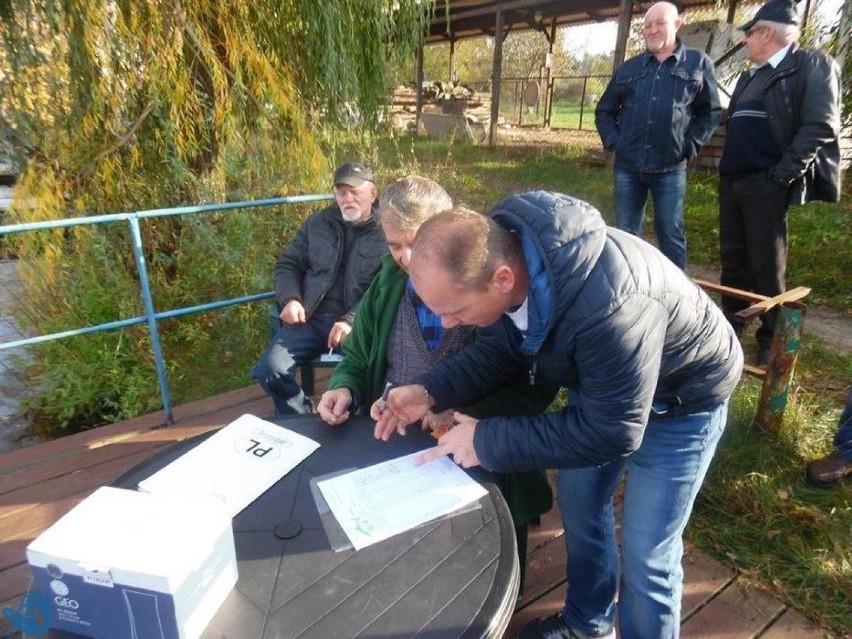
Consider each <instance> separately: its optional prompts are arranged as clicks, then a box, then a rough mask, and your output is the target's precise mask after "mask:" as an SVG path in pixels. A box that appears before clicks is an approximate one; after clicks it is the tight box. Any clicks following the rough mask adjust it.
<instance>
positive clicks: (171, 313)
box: [0, 194, 332, 424]
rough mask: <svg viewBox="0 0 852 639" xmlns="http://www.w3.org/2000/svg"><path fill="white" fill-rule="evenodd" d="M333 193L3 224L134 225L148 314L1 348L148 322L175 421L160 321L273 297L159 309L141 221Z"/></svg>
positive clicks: (2, 229) (35, 227) (40, 227)
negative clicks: (143, 245) (166, 309)
mask: <svg viewBox="0 0 852 639" xmlns="http://www.w3.org/2000/svg"><path fill="white" fill-rule="evenodd" d="M331 198H332V195H331V194H312V195H295V196H290V197H280V198H268V199H264V200H254V201H251V202H226V203H222V204H206V205H200V206H182V207H177V208H167V209H152V210H148V211H135V212H131V213H114V214H108V215H96V216H88V217H76V218H69V219H65V220H50V221H47V222H30V223H26V224H10V225H7V226H0V237H2V236H4V235H11V234H12V233H23V232H27V231H44V230H48V229H58V228H70V227H73V226H94V225H97V224H109V223H114V222H123V221H126V222H127V223H128V225H129V228H130V239H131V241H132V243H133V255H134V258H135V260H136V268H137V271H138V273H139V286H140V289H141V295H142V302H143V304H144V307H145V314H144V315H140V316H137V317H130V318H127V319H122V320H116V321H113V322H105V323H103V324H98V325H96V326H84V327H81V328H74V329H70V330H67V331H60V332H58V333H51V334H49V335H38V336H36V337H28V338H26V339H19V340H14V341H11V342H2V343H0V351H2V350H6V349H12V348H19V347H22V346H28V345H30V344H38V343H40V342H50V341H54V340H58V339H64V338H66V337H73V336H76V335H86V334H88V333H99V332H103V331H110V330H114V329H117V328H125V327H127V326H134V325H136V324H143V323H147V324H148V332H149V333H150V334H151V349H152V351H153V354H154V364H155V366H156V369H157V382H158V384H159V386H160V396H161V397H162V400H163V410H164V411H165V413H166V424H171V423H172V422H173V415H172V401H171V395H170V394H169V382H168V379H167V377H166V366H165V360H164V358H163V349H162V347H161V345H160V334H159V331H158V330H157V322H158V321H160V320H164V319H170V318H174V317H181V316H183V315H189V314H191V313H199V312H202V311H210V310H214V309H219V308H224V307H227V306H236V305H238V304H246V303H248V302H255V301H258V300H263V299H269V298H271V297H273V295H274V294H273V292H272V291H266V292H263V293H255V294H253V295H244V296H242V297H232V298H227V299H223V300H216V301H214V302H209V303H207V304H198V305H196V306H184V307H181V308H176V309H171V310H168V311H161V312H157V311H155V310H154V301H153V298H152V297H151V287H150V283H149V280H148V269H147V266H146V264H145V253H144V251H143V250H142V234H141V233H140V231H139V220H141V219H146V218H154V217H169V216H173V215H189V214H198V213H212V212H215V211H228V210H235V209H249V208H259V207H266V206H279V205H282V204H302V203H305V202H317V201H321V200H329V199H331Z"/></svg>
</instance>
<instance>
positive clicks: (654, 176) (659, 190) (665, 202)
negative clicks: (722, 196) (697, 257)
mask: <svg viewBox="0 0 852 639" xmlns="http://www.w3.org/2000/svg"><path fill="white" fill-rule="evenodd" d="M649 189H650V191H651V197H653V198H654V232H655V233H656V235H657V242H658V244H659V247H660V251H662V253H663V255H665V256H666V257H667V258H669V259H670V260H671V261H672V262H674V263H675V264H676V265H677V266H678V267H679V268H681V269H684V270H685V269H686V236H685V235H684V232H683V203H684V200H685V198H686V169H685V168H681V169H675V170H674V171H666V172H665V173H646V172H644V171H634V170H632V169H625V168H619V167H616V168H615V216H616V220H617V222H618V228H620V229H621V230H623V231H627V232H628V233H632V234H633V235H638V236H640V237H641V235H642V228H643V227H644V225H645V203H646V202H647V201H648V190H649Z"/></svg>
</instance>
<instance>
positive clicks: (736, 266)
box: [719, 0, 840, 365]
mask: <svg viewBox="0 0 852 639" xmlns="http://www.w3.org/2000/svg"><path fill="white" fill-rule="evenodd" d="M740 29H742V31H743V32H744V33H745V46H746V51H747V55H748V58H749V60H751V62H753V63H754V65H755V66H754V67H753V68H752V69H750V70H749V71H746V72H745V73H743V75H742V76H741V77H740V79H739V81H738V82H737V85H736V88H735V89H734V93H733V95H732V96H731V103H730V105H729V107H728V115H727V133H726V136H725V146H724V150H723V152H722V159H721V161H720V163H719V174H720V178H721V179H720V180H719V243H720V253H721V261H722V275H721V283H722V284H723V285H724V286H730V287H733V288H738V289H743V290H747V291H753V292H755V293H760V294H762V295H767V296H769V297H773V296H775V295H778V294H780V293H782V292H783V291H784V290H785V289H786V283H785V271H786V267H787V211H788V208H789V206H790V205H791V204H804V203H805V202H809V201H812V200H823V201H826V202H837V201H838V200H839V199H840V147H839V142H838V136H839V133H840V69H839V67H838V65H837V63H836V62H835V61H834V60H833V59H832V58H831V57H830V56H828V55H826V54H824V53H822V52H820V51H816V50H813V49H803V48H800V47H799V46H798V45H797V43H796V41H797V40H798V37H799V14H798V11H797V9H796V5H795V3H794V2H793V1H792V0H770V1H769V2H767V3H766V4H765V5H763V6H762V7H761V8H760V9H759V10H758V11H757V13H756V14H755V16H754V18H753V19H751V20H749V21H748V22H747V23H746V24H744V25H743V26H742V27H740ZM747 305H748V302H745V301H743V300H739V299H734V298H731V297H723V298H722V309H723V310H724V312H725V315H726V317H727V318H728V320H729V321H730V322H731V324H732V325H733V326H734V329H735V330H737V332H738V333H739V332H741V331H742V328H743V324H742V321H741V320H739V319H738V318H737V317H736V313H737V312H738V311H740V310H742V309H743V308H745V307H746V306H747ZM776 315H777V311H776V312H769V313H766V314H764V315H763V316H762V317H761V326H760V328H759V329H758V331H757V335H756V338H757V343H758V349H759V351H758V364H759V365H766V364H767V363H768V362H769V351H770V345H771V343H772V335H773V333H774V330H775V318H776Z"/></svg>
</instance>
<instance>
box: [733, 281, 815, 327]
mask: <svg viewBox="0 0 852 639" xmlns="http://www.w3.org/2000/svg"><path fill="white" fill-rule="evenodd" d="M810 292H811V289H809V288H807V287H806V286H797V287H796V288H794V289H791V290H789V291H784V292H783V293H781V294H780V295H776V296H775V297H770V298H768V299H765V300H761V301H760V302H758V303H757V304H752V305H751V306H749V307H748V308H744V309H743V310H741V311H738V312H737V314H736V315H737V317H739V318H740V319H743V320H746V321H747V320H750V319H751V318H752V317H755V316H756V315H761V314H763V313H765V312H766V311H768V310H769V309H771V308H774V307H775V306H780V305H782V304H785V303H789V302H797V301H798V300H800V299H802V298H803V297H807V296H808V295H810Z"/></svg>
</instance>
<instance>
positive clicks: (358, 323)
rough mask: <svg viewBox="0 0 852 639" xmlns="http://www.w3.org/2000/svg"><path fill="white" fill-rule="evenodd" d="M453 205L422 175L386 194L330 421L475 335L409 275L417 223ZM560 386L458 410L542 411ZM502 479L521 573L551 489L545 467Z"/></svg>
mask: <svg viewBox="0 0 852 639" xmlns="http://www.w3.org/2000/svg"><path fill="white" fill-rule="evenodd" d="M450 208H452V200H451V199H450V197H449V195H447V193H446V191H444V189H443V188H441V186H440V185H438V184H437V183H436V182H434V181H432V180H429V179H427V178H422V177H418V176H409V177H406V178H402V179H400V180H397V181H396V182H394V183H393V184H391V185H390V186H389V187H388V188H387V189H386V190H385V191H384V193H383V194H382V197H381V199H380V201H379V208H378V219H379V222H380V224H381V227H382V230H383V232H384V234H385V239H386V241H387V243H388V249H389V252H390V255H386V256H385V257H383V258H382V266H381V269H380V271H379V273H378V275H376V277H375V278H374V279H373V281H372V282H371V284H370V287H369V288H368V289H367V292H366V293H365V294H364V297H363V298H362V299H361V302H360V304H359V305H358V313H357V315H356V318H355V323H354V325H353V327H352V332H351V333H350V334H349V336H348V337H347V339H346V341H345V342H344V343H343V359H342V360H341V362H340V363H339V364H338V365H337V367H336V368H335V370H334V373H333V375H332V377H331V379H330V381H329V384H328V388H329V390H328V391H326V392H325V393H324V394H323V396H322V398H321V399H320V401H319V404H318V406H317V412H318V413H319V414H320V416H321V417H322V418H323V420H325V421H326V422H327V423H329V424H332V425H338V424H342V423H344V422H345V421H346V420H348V419H349V417H350V415H352V414H353V413H355V412H363V413H364V414H367V413H368V411H369V409H370V405H371V404H372V403H373V402H374V401H376V400H377V399H378V398H379V397H380V396H381V394H382V390H383V388H384V386H385V383H386V382H392V383H393V384H394V385H395V386H398V385H405V384H410V383H412V382H413V381H414V380H415V379H416V378H417V377H419V376H420V375H421V374H423V373H425V372H426V371H427V370H428V369H429V368H431V367H432V366H433V365H434V364H436V363H437V362H438V361H440V360H441V359H443V358H445V357H449V356H451V355H452V354H453V353H455V352H458V351H459V350H461V349H462V348H464V347H465V346H466V345H467V344H469V343H470V342H471V341H472V340H473V339H474V334H473V329H471V328H470V327H463V326H459V327H455V328H452V329H444V328H443V327H442V326H441V322H440V318H439V317H437V316H435V315H434V314H433V313H431V311H429V309H428V308H426V306H425V305H424V304H423V303H422V302H421V301H420V299H419V298H418V297H417V294H416V293H415V292H414V289H413V287H412V286H411V281H410V279H409V277H408V273H407V268H408V262H409V258H410V256H411V243H412V242H413V241H414V236H415V235H416V233H417V229H418V228H420V225H421V224H422V223H423V222H424V221H425V220H426V219H428V218H429V217H431V216H432V215H436V214H438V213H441V212H443V211H447V210H449V209H450ZM557 390H558V389H557V388H555V387H552V386H547V387H545V386H542V385H537V386H530V385H529V380H528V379H527V378H526V377H524V378H522V379H520V378H519V379H518V380H517V382H516V383H514V384H512V385H510V386H507V387H505V388H504V389H502V390H501V391H500V392H498V393H494V394H493V395H492V396H490V397H489V398H487V399H485V400H483V401H481V402H479V403H477V404H476V405H474V406H467V407H463V408H462V407H460V408H459V410H462V412H465V413H468V414H472V415H475V416H477V417H488V416H490V415H508V414H514V415H537V414H541V413H542V412H544V411H545V410H546V409H547V407H548V406H549V405H550V403H551V402H552V400H553V398H554V397H555V395H556V391H557ZM451 420H452V411H451V410H450V411H446V412H445V413H442V414H440V415H433V414H428V415H427V416H426V417H424V419H423V426H424V428H433V429H434V428H437V427H439V426H442V425H444V424H446V423H449V422H450V421H451ZM502 479H503V485H502V486H501V489H502V492H503V495H504V497H505V498H506V502H507V504H508V505H509V509H510V511H511V513H512V517H513V519H514V522H515V527H516V528H515V530H516V533H517V537H518V551H519V556H520V558H521V569H522V575H523V568H524V563H525V561H524V560H525V557H526V536H527V524H528V523H529V522H530V521H531V520H533V519H535V518H537V517H539V516H540V515H541V514H543V513H545V512H547V511H548V510H550V508H551V505H552V501H553V494H552V492H551V490H550V486H549V484H548V482H547V477H546V475H545V474H544V472H542V471H536V472H524V473H513V474H510V475H504V476H503V477H502ZM521 585H522V586H523V581H522V584H521Z"/></svg>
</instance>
